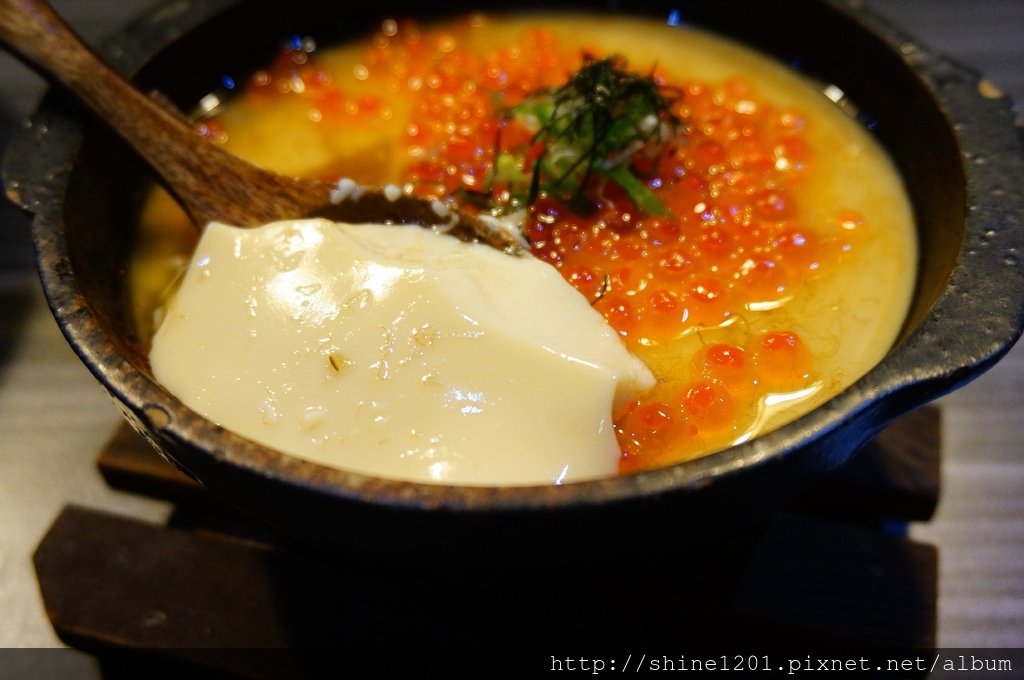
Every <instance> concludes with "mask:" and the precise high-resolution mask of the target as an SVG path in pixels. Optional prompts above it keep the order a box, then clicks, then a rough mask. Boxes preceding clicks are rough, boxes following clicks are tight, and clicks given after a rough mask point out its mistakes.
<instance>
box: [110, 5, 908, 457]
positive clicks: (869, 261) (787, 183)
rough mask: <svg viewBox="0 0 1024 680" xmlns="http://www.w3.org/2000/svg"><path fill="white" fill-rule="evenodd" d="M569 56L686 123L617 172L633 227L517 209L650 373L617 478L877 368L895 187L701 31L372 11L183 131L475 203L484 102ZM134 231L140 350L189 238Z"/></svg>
mask: <svg viewBox="0 0 1024 680" xmlns="http://www.w3.org/2000/svg"><path fill="white" fill-rule="evenodd" d="M584 53H586V54H589V55H591V57H592V58H602V57H607V56H610V55H621V57H623V58H624V60H625V63H626V64H627V65H628V69H629V71H631V72H634V73H637V74H643V75H645V76H648V75H649V76H651V78H652V79H653V80H654V81H656V82H657V83H658V84H659V85H660V86H662V87H664V88H665V90H666V91H668V92H672V93H673V96H672V97H671V113H672V114H673V115H674V116H676V117H677V119H678V120H679V121H680V122H681V128H680V129H681V131H682V132H681V134H680V136H679V140H678V143H677V144H674V145H673V146H672V147H671V148H670V149H668V150H665V149H662V150H661V151H660V152H659V153H658V154H657V155H656V157H652V158H643V159H635V160H634V161H633V162H632V165H631V166H630V167H631V171H632V172H633V174H634V175H635V176H637V177H639V178H640V179H641V181H643V182H644V184H645V186H646V187H648V188H649V189H650V190H651V192H652V193H653V194H654V195H655V196H657V197H658V198H659V199H660V201H661V202H662V204H663V205H664V206H665V207H666V208H667V211H668V212H669V214H668V215H654V214H645V213H644V211H643V210H642V209H640V208H638V205H637V203H636V202H635V201H634V200H632V196H630V195H627V194H628V192H627V193H626V194H624V192H623V191H622V190H621V189H620V188H619V187H618V186H617V185H616V184H615V183H613V182H609V181H607V180H604V183H603V184H602V185H601V187H600V188H599V190H598V191H597V194H596V196H597V198H596V199H594V200H592V201H591V204H590V206H589V208H588V209H587V210H584V211H578V210H576V209H575V207H572V208H571V207H570V206H569V204H568V201H564V200H555V198H552V197H545V196H544V195H543V194H541V196H540V197H539V198H537V200H536V201H535V202H534V203H533V204H532V205H531V206H530V207H529V209H528V211H527V213H526V217H525V226H524V231H525V236H526V238H527V239H528V240H529V241H530V243H531V245H532V252H533V254H534V255H535V256H536V257H537V258H538V259H539V260H541V261H544V262H547V263H549V264H551V265H553V266H554V267H556V268H557V269H558V271H559V272H560V273H561V275H562V277H563V278H564V279H565V280H566V281H567V282H568V283H570V284H571V285H572V286H574V287H575V288H576V289H577V290H579V292H580V293H581V294H582V295H583V296H584V297H585V298H586V299H587V300H589V301H590V303H591V306H592V307H593V308H594V309H596V310H597V311H598V312H600V313H601V314H602V315H603V316H604V317H605V319H606V320H607V322H608V323H609V324H610V325H611V327H612V328H613V329H615V331H617V332H618V335H619V337H620V338H621V340H622V341H623V342H624V343H625V345H626V347H627V348H628V349H629V350H630V351H631V352H633V353H634V354H635V355H636V356H637V357H639V358H640V359H641V360H642V361H643V362H644V363H645V364H646V365H647V366H648V367H649V368H650V370H651V372H652V373H653V375H654V376H655V378H656V384H655V386H654V387H653V388H652V389H651V390H648V391H647V392H645V393H644V394H642V395H640V396H638V397H636V398H634V399H631V400H629V401H628V403H625V404H622V405H619V406H618V407H617V409H616V412H615V413H614V414H613V416H614V421H615V432H616V436H617V442H618V446H619V449H620V450H621V456H620V458H619V461H618V469H619V471H620V472H630V471H634V470H638V469H646V468H650V467H657V466H660V465H665V464H670V463H672V462H676V461H681V460H686V459H689V458H694V457H697V456H701V455H705V454H707V453H709V452H711V451H715V450H719V449H722V448H725V447H727V446H729V445H731V444H734V443H738V442H741V441H744V440H746V439H749V438H751V437H753V436H756V435H757V434H759V433H762V432H765V431H767V430H770V429H773V428H775V427H778V426H779V425H781V424H783V423H785V422H788V421H790V420H792V419H794V418H796V417H798V416H799V415H800V414H802V413H805V412H807V411H808V410H810V409H812V408H814V407H816V406H818V405H819V404H821V403H823V402H824V401H826V400H828V399H829V398H830V397H832V396H833V395H835V394H836V393H837V392H839V391H841V390H842V389H844V388H845V387H847V386H848V385H850V384H851V383H852V382H853V381H855V380H856V379H857V378H859V377H860V376H861V375H863V374H864V373H865V372H867V371H868V370H869V369H870V368H871V367H872V366H874V365H875V364H876V363H877V362H878V361H879V360H880V359H881V358H882V357H883V355H884V354H885V352H886V351H887V350H888V349H889V347H890V346H891V345H892V343H893V341H894V340H895V338H896V336H897V333H898V331H899V329H900V326H901V324H902V321H903V319H904V315H905V313H906V310H907V307H908V304H909V299H910V295H911V293H912V288H913V284H914V278H915V272H916V253H917V244H916V241H915V234H914V224H913V217H912V214H911V210H910V207H909V203H908V201H907V198H906V196H905V193H904V189H903V185H902V182H901V180H900V178H899V176H898V174H897V172H896V171H895V169H894V167H893V166H892V164H891V162H890V160H889V159H888V157H887V156H886V155H885V153H884V151H883V150H882V149H881V148H880V147H879V146H878V144H877V143H876V142H875V141H874V140H873V139H872V138H871V137H870V135H869V134H868V133H866V131H864V130H863V129H862V128H861V127H860V125H859V124H858V123H857V122H856V121H855V120H854V119H853V118H852V117H851V116H849V115H848V114H847V113H846V112H845V111H843V110H842V109H841V108H840V107H839V106H837V105H836V104H835V103H834V102H833V101H831V100H830V99H828V98H827V97H826V96H824V95H823V94H822V92H821V89H820V88H817V87H815V86H814V85H812V84H811V83H809V82H808V81H806V80H804V79H803V78H802V77H800V76H798V75H797V74H795V73H793V72H791V71H790V70H789V69H787V68H785V67H783V66H781V65H779V64H777V63H775V62H773V61H771V60H768V59H766V58H764V57H763V56H761V55H759V54H757V53H754V52H752V51H750V50H748V49H746V48H744V47H742V46H739V45H736V44H734V43H731V42H728V41H724V40H722V39H720V38H718V37H715V36H711V35H708V34H705V33H701V32H697V31H693V30H690V29H685V30H684V29H679V28H675V27H669V26H665V25H662V24H659V23H656V22H651V21H647V20H643V19H635V20H634V19H624V18H616V20H615V22H614V23H609V22H607V21H605V20H603V19H602V18H601V17H596V16H595V17H590V16H586V15H573V16H560V15H550V16H549V15H532V16H523V17H497V16H485V15H473V16H470V17H466V18H464V19H461V20H459V21H456V22H453V23H450V24H446V25H443V26H436V27H435V26H417V25H414V24H411V23H410V24H407V23H401V22H397V23H396V22H394V21H385V22H383V23H382V25H381V26H380V28H379V30H378V31H377V32H376V33H375V34H374V35H373V36H370V37H368V38H366V39H365V40H361V41H358V42H356V43H353V44H350V45H345V46H341V47H336V48H330V49H325V48H315V49H314V46H313V44H312V41H311V40H308V39H296V40H295V41H294V42H293V43H291V44H289V45H288V46H287V47H286V48H284V49H283V50H282V52H281V54H280V55H279V57H278V59H277V61H276V62H274V64H272V65H269V66H268V67H267V69H266V70H264V71H260V72H257V73H256V74H254V75H253V76H252V77H251V79H250V80H249V81H248V82H247V83H243V84H239V85H238V87H237V88H236V89H238V90H240V93H239V94H238V96H236V97H234V98H232V100H231V102H230V103H229V104H228V105H227V106H225V107H224V108H223V109H222V110H219V111H218V112H217V115H216V116H215V117H213V118H210V119H207V120H205V121H204V122H202V123H200V124H199V125H198V130H199V132H200V133H201V134H205V135H207V136H209V137H211V138H212V139H213V140H214V141H216V142H218V143H223V144H225V145H226V146H227V148H229V149H230V150H232V151H234V152H235V153H237V154H239V155H241V156H243V157H246V158H248V159H250V160H252V161H253V162H256V163H257V164H260V165H264V166H267V167H271V168H273V169H276V170H278V171H280V172H283V173H291V174H295V175H303V176H312V177H321V178H324V179H331V180H333V179H338V178H342V177H349V178H353V179H355V180H357V181H359V182H362V183H366V184H383V183H388V182H390V183H397V184H400V185H402V186H403V187H404V188H406V190H409V191H412V192H414V193H418V194H421V195H424V196H429V197H435V198H446V197H450V196H454V197H455V198H456V200H460V197H465V196H467V195H473V196H479V195H480V194H481V193H484V192H486V191H490V192H491V194H492V195H493V194H496V193H500V191H501V188H502V187H501V186H500V183H498V184H495V182H494V181H493V179H494V176H495V175H494V173H495V168H494V159H495V157H496V154H497V152H496V149H506V148H511V147H513V146H515V145H516V144H517V143H518V144H520V145H525V146H527V147H528V146H529V144H530V142H531V141H532V140H531V138H530V136H529V134H528V133H529V132H530V130H526V131H525V132H524V131H523V130H519V131H518V132H517V130H516V129H515V125H514V124H513V125H511V126H508V127H502V128H501V135H500V136H499V135H497V134H496V130H497V128H498V126H497V124H496V120H497V113H496V111H497V109H498V107H499V106H501V105H506V106H507V105H515V104H517V103H519V102H521V101H523V100H524V98H525V97H526V96H527V95H528V93H531V92H535V91H538V90H540V89H543V88H556V87H559V86H560V85H562V84H564V83H565V82H566V80H567V79H568V77H569V75H570V74H572V73H574V72H577V70H578V69H581V67H582V65H583V64H584V63H585V62H584V58H583V56H582V55H583V54H584ZM496 102H497V103H496ZM517 134H518V138H517ZM141 233H142V238H141V239H140V240H139V244H138V247H137V251H136V255H135V258H134V261H133V263H132V266H131V268H130V271H129V276H130V278H131V289H132V290H133V292H134V294H133V304H134V310H135V314H136V320H137V324H138V326H139V329H140V333H141V334H142V335H143V337H150V336H151V335H152V333H153V329H154V326H155V324H156V323H157V322H158V320H159V318H160V316H161V314H162V313H163V311H162V310H163V306H164V304H165V301H166V299H167V297H168V291H169V290H171V289H173V287H174V285H175V281H177V280H178V278H179V277H180V274H181V272H182V270H183V269H184V268H185V267H186V265H187V263H188V260H189V257H190V254H191V253H192V250H193V248H194V247H195V239H196V235H195V230H194V229H193V228H192V227H191V226H189V225H188V223H187V221H186V220H185V218H184V217H183V215H182V214H181V213H180V211H179V210H178V209H177V207H176V206H175V205H174V204H173V202H172V201H171V200H170V199H169V198H168V197H167V196H166V194H164V193H163V192H161V191H154V192H153V193H152V195H151V196H150V197H149V198H148V200H147V201H146V203H145V205H144V208H143V214H142V219H141ZM499 360H500V358H499ZM214 419H216V418H214ZM535 425H536V423H527V424H524V427H532V426H535ZM293 453H296V455H303V454H302V452H293ZM320 462H327V463H328V464H332V463H331V462H330V461H324V460H323V459H322V458H320ZM337 466H338V467H345V465H344V463H338V464H337Z"/></svg>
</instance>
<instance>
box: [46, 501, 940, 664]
mask: <svg viewBox="0 0 1024 680" xmlns="http://www.w3.org/2000/svg"><path fill="white" fill-rule="evenodd" d="M35 567H36V572H37V576H38V579H39V584H40V590H41V592H42V595H43V601H44V604H45V607H46V611H47V614H48V615H49V617H50V619H51V621H52V622H53V625H54V627H55V629H56V631H57V632H58V634H59V635H60V636H61V638H62V639H63V640H65V641H66V642H68V643H69V644H72V645H75V646H78V647H83V648H88V649H104V648H135V649H149V650H153V656H152V657H151V658H152V659H160V660H168V661H176V662H186V663H192V664H198V665H200V666H201V667H204V668H208V669H209V668H212V669H216V670H218V671H225V672H230V673H232V674H235V675H240V676H242V677H253V678H265V677H274V678H279V677H289V676H292V675H299V674H302V671H303V670H305V669H306V666H305V664H306V663H307V662H309V660H310V659H311V658H315V654H316V652H313V651H310V654H309V655H307V654H304V653H303V652H301V651H300V650H302V649H307V650H315V649H332V650H334V652H333V654H334V657H335V659H336V660H337V662H338V663H339V664H341V665H342V666H345V667H347V668H354V667H361V668H362V667H366V666H369V667H371V668H373V669H376V670H378V671H395V670H397V667H402V669H403V670H409V667H407V665H408V666H411V667H412V668H422V667H423V666H424V664H427V665H429V664H432V663H436V664H443V665H444V667H446V668H451V667H452V666H451V664H457V663H459V662H460V661H462V662H467V661H468V660H476V661H479V659H480V654H483V653H490V654H494V653H495V652H497V651H500V650H515V655H516V656H515V659H516V663H520V664H523V663H533V661H531V660H536V663H541V662H544V661H547V662H548V663H549V662H550V657H551V654H570V653H573V650H576V651H579V650H586V651H589V652H594V651H600V650H604V651H605V652H606V653H616V652H619V651H622V652H623V653H624V650H626V649H628V648H633V649H641V648H644V649H647V650H649V651H650V652H659V653H661V652H664V653H665V654H669V655H672V654H676V653H678V650H679V649H680V648H681V647H684V646H688V645H699V644H702V643H703V644H710V645H716V646H720V645H721V644H722V642H723V641H724V640H728V641H729V645H730V648H731V649H734V650H735V649H739V648H741V646H742V645H743V644H756V645H758V646H759V647H758V648H763V646H764V645H784V646H786V647H787V648H796V647H800V646H801V645H818V644H857V645H868V646H874V647H889V646H899V647H904V646H914V647H917V646H921V647H929V646H932V645H933V644H934V640H935V598H934V594H935V575H936V553H935V550H934V549H933V548H931V547H930V546H924V545H920V544H917V543H914V542H913V541H910V540H908V539H906V538H903V537H898V536H888V535H885V534H883V533H881V532H876V531H869V530H866V529H863V528H857V527H850V526H847V525H842V524H837V523H833V522H829V521H823V520H813V519H809V518H804V517H798V516H794V515H786V514H783V515H780V516H779V517H778V518H776V519H775V520H774V521H773V522H772V523H771V524H770V525H769V527H768V528H767V530H766V531H764V532H760V533H757V534H752V535H747V536H742V537H736V538H734V539H730V540H725V539H723V540H721V541H716V542H713V543H707V544H699V545H694V544H688V543H686V542H685V541H666V544H665V546H659V547H657V548H655V549H648V550H641V551H640V552H639V553H638V554H636V555H634V556H632V557H630V558H610V559H609V560H608V561H600V560H598V561H592V560H590V561H586V562H581V561H574V560H572V559H571V558H566V559H561V560H557V561H552V560H548V559H546V558H545V556H543V555H524V556H522V557H521V558H518V559H516V558H513V559H512V560H503V561H501V562H500V563H499V562H497V561H494V562H490V561H485V560H480V559H477V558H475V557H474V554H473V551H472V550H467V551H465V552H464V553H462V554H460V555H450V554H449V555H443V554H418V555H409V556H408V557H407V559H404V560H394V559H391V560H384V559H381V558H380V557H378V556H376V555H355V554H353V555H327V554H323V553H319V552H316V551H309V550H304V549H299V548H296V547H294V546H292V547H290V548H289V549H287V550H283V549H277V548H268V547H261V546H258V545H256V544H253V543H250V542H245V541H234V540H231V539H230V538H228V537H225V536H215V535H212V534H209V533H196V532H191V531H182V530H177V529H172V528H168V527H163V526H156V525H151V524H145V523H142V522H139V521H136V520H131V519H125V518H120V517H117V516H113V515H109V514H105V513H101V512H97V511H93V510H88V509H85V508H81V507H75V506H70V507H68V508H67V509H66V510H65V511H64V512H63V513H62V514H61V515H60V516H59V517H58V518H57V520H56V522H55V523H54V525H53V526H52V528H51V529H50V531H49V532H48V533H47V535H46V537H45V538H44V540H43V542H42V543H41V544H40V546H39V549H38V550H37V552H36V554H35ZM240 648H264V649H267V648H270V649H275V648H276V649H284V648H287V649H291V650H293V651H292V652H284V651H279V652H277V653H272V654H271V653H267V654H248V655H239V654H233V653H231V652H230V651H228V652H225V653H219V652H216V651H215V650H218V649H224V650H231V649H240ZM399 652H400V654H398V653H399ZM396 654H398V656H397V657H396ZM541 668H543V665H541ZM385 674H386V673H385Z"/></svg>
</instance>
